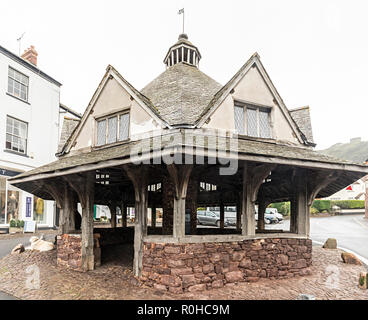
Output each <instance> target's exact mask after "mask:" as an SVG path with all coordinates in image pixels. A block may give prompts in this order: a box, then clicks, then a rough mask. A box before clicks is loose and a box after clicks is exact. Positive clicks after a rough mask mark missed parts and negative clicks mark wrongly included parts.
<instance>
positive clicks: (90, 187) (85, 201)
mask: <svg viewBox="0 0 368 320" xmlns="http://www.w3.org/2000/svg"><path fill="white" fill-rule="evenodd" d="M95 178H96V174H95V172H94V171H90V172H87V173H86V174H85V175H84V179H83V178H82V177H80V176H74V177H66V180H67V181H68V183H69V185H70V186H71V187H72V188H73V189H74V190H75V192H76V193H77V195H78V198H79V202H80V204H81V206H82V266H81V268H82V270H83V271H89V270H94V268H95V259H94V251H93V249H94V238H93V224H94V222H93V206H94V194H95V190H94V189H95Z"/></svg>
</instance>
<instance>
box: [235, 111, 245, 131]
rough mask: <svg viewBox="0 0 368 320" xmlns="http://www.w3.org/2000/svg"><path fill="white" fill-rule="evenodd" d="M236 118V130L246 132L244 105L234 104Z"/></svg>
mask: <svg viewBox="0 0 368 320" xmlns="http://www.w3.org/2000/svg"><path fill="white" fill-rule="evenodd" d="M234 120H235V130H236V131H237V132H238V133H240V134H244V133H245V132H244V107H243V106H234Z"/></svg>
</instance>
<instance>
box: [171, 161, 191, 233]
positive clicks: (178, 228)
mask: <svg viewBox="0 0 368 320" xmlns="http://www.w3.org/2000/svg"><path fill="white" fill-rule="evenodd" d="M192 168H193V166H192V165H185V164H184V165H181V166H176V165H174V164H170V165H167V170H168V172H169V175H170V177H171V179H172V181H173V183H174V186H175V195H174V213H173V216H174V217H173V237H174V238H182V237H184V236H185V198H186V195H187V189H188V183H189V179H190V174H191V172H192Z"/></svg>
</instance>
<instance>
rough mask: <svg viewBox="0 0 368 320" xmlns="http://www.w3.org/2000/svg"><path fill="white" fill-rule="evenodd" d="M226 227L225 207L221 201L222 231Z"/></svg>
mask: <svg viewBox="0 0 368 320" xmlns="http://www.w3.org/2000/svg"><path fill="white" fill-rule="evenodd" d="M224 227H225V206H224V203H223V202H222V201H221V203H220V229H224Z"/></svg>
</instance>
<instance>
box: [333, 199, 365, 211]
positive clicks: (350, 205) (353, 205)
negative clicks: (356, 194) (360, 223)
mask: <svg viewBox="0 0 368 320" xmlns="http://www.w3.org/2000/svg"><path fill="white" fill-rule="evenodd" d="M332 206H339V207H340V208H341V209H364V208H365V203H364V200H334V201H331V207H332Z"/></svg>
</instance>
